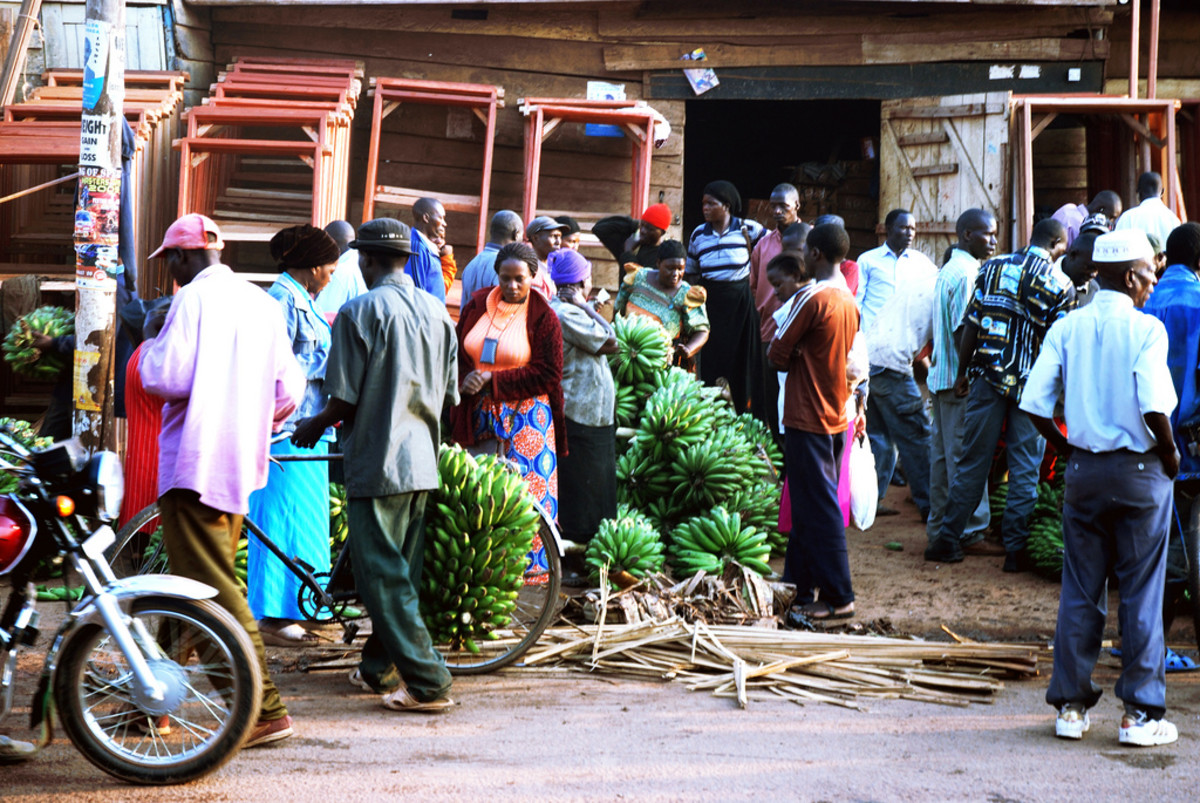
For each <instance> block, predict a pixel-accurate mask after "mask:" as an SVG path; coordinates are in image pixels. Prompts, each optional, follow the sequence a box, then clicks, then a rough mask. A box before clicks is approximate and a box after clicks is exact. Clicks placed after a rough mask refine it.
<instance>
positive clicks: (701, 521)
mask: <svg viewBox="0 0 1200 803" xmlns="http://www.w3.org/2000/svg"><path fill="white" fill-rule="evenodd" d="M670 554H671V563H672V565H673V566H674V567H675V569H676V571H677V572H678V573H679V574H680V575H683V576H688V575H693V574H695V573H696V572H698V571H705V572H709V573H718V572H721V571H722V570H724V568H725V564H726V563H728V562H729V561H737V562H738V563H740V564H741V565H742V566H745V567H746V568H748V569H751V570H752V571H755V572H758V573H759V574H761V575H764V576H765V575H768V574H770V573H771V567H770V566H769V565H768V564H767V559H768V558H769V557H770V547H769V546H768V544H767V534H766V533H762V532H755V530H754V528H753V527H744V526H742V517H741V516H739V515H738V514H737V513H730V512H728V511H727V510H726V509H725V508H724V507H720V506H718V507H716V508H713V510H712V512H710V513H706V514H702V515H699V516H693V517H692V518H690V519H688V520H687V521H685V522H683V523H682V524H680V525H679V526H678V527H676V528H675V530H674V532H672V533H671V548H670Z"/></svg>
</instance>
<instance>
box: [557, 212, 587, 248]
mask: <svg viewBox="0 0 1200 803" xmlns="http://www.w3.org/2000/svg"><path fill="white" fill-rule="evenodd" d="M554 221H555V222H556V223H561V224H563V225H564V226H566V227H567V228H566V229H564V230H563V233H562V247H563V248H569V249H571V250H572V251H578V250H579V240H580V238H581V237H583V233H582V232H581V231H580V229H579V221H578V220H576V219H575V218H573V217H571V216H570V215H559V216H557V217H556V218H554Z"/></svg>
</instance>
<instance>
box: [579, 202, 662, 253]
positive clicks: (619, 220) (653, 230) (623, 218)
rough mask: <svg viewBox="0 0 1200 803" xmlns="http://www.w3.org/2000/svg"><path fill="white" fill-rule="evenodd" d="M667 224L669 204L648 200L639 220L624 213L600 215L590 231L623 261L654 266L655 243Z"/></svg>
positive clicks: (656, 250) (660, 239) (660, 238)
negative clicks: (601, 216)
mask: <svg viewBox="0 0 1200 803" xmlns="http://www.w3.org/2000/svg"><path fill="white" fill-rule="evenodd" d="M670 226H671V207H669V206H667V205H666V204H651V205H650V206H647V207H646V209H645V211H643V212H642V218H641V221H637V220H634V219H633V218H631V217H629V216H627V215H613V216H612V217H606V218H602V219H600V220H597V221H596V224H595V225H594V226H592V234H594V235H596V237H597V238H598V239H599V240H600V242H602V243H603V244H604V247H605V248H607V249H608V250H609V252H611V253H612V255H613V257H615V258H616V260H617V261H618V262H619V263H621V264H622V265H624V264H625V263H627V262H634V263H637V264H638V265H641V266H642V267H644V268H654V267H658V246H659V245H660V244H661V243H662V241H663V237H665V236H666V234H667V229H668V228H669V227H670Z"/></svg>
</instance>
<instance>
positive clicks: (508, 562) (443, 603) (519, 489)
mask: <svg viewBox="0 0 1200 803" xmlns="http://www.w3.org/2000/svg"><path fill="white" fill-rule="evenodd" d="M438 475H439V486H438V490H437V491H436V492H434V493H433V494H431V495H430V499H429V502H428V503H427V505H426V517H425V555H424V570H423V572H422V575H421V592H420V608H421V616H422V618H423V619H424V620H425V625H426V627H427V628H429V634H430V636H431V637H432V638H433V641H434V643H437V644H449V645H450V648H451V649H455V650H457V649H467V650H469V651H471V652H478V650H479V647H478V645H477V644H476V640H477V639H495V638H498V636H497V635H496V633H495V631H496V630H497V629H499V628H503V627H505V626H506V625H508V624H510V623H511V621H512V612H513V611H514V610H515V609H516V604H517V603H516V600H517V596H518V595H519V593H520V590H521V587H522V586H523V585H524V584H525V571H526V568H527V567H528V565H529V558H528V554H529V551H530V549H531V548H532V546H533V539H534V536H535V535H536V534H537V531H538V528H539V526H540V525H541V516H540V514H539V513H538V510H537V508H536V507H534V504H533V498H532V496H530V494H529V492H528V490H527V488H526V486H525V481H524V480H523V479H522V478H521V477H519V476H517V475H516V474H514V473H513V472H512V471H510V470H509V469H508V468H506V467H505V465H504V464H502V463H500V461H498V460H497V459H496V458H495V457H491V456H488V457H479V458H476V457H473V456H471V455H470V454H469V453H468V452H466V451H465V450H464V449H462V448H461V447H458V446H453V447H449V446H442V448H441V451H440V452H439V453H438ZM547 548H548V549H552V548H553V545H549V544H548V545H547Z"/></svg>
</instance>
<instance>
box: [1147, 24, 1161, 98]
mask: <svg viewBox="0 0 1200 803" xmlns="http://www.w3.org/2000/svg"><path fill="white" fill-rule="evenodd" d="M1160 2H1161V0H1150V59H1149V61H1148V62H1147V63H1146V97H1148V98H1156V97H1158V22H1159V10H1160V9H1159V5H1160Z"/></svg>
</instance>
